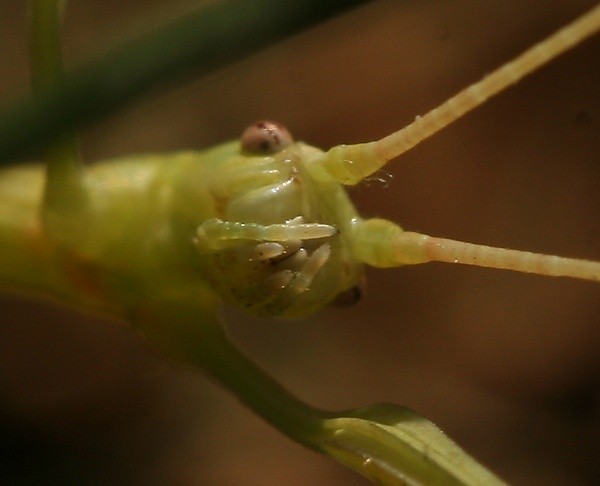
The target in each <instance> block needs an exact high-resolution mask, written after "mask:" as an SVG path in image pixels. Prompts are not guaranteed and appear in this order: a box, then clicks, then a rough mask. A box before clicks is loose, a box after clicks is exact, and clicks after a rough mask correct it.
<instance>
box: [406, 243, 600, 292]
mask: <svg viewBox="0 0 600 486" xmlns="http://www.w3.org/2000/svg"><path fill="white" fill-rule="evenodd" d="M394 243H395V245H396V254H397V255H398V257H399V258H402V255H403V254H404V252H405V251H406V248H407V247H409V248H410V247H413V249H412V251H413V252H414V251H415V250H414V246H417V247H419V248H420V251H421V252H422V254H423V256H424V258H425V261H430V262H448V263H462V264H465V265H476V266H478V267H487V268H499V269H504V270H513V271H516V272H525V273H535V274H537V275H546V276H550V277H572V278H579V279H582V280H595V281H599V282H600V262H594V261H589V260H579V259H575V258H564V257H559V256H554V255H543V254H539V253H532V252H529V251H521V250H509V249H505V248H495V247H491V246H485V245H477V244H474V243H465V242H463V241H455V240H449V239H446V238H437V237H433V236H427V235H422V234H419V233H412V232H403V233H402V234H401V235H400V236H398V238H397V239H396V241H395V242H394Z"/></svg>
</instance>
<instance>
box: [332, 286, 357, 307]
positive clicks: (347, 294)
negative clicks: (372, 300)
mask: <svg viewBox="0 0 600 486" xmlns="http://www.w3.org/2000/svg"><path fill="white" fill-rule="evenodd" d="M362 294H363V289H362V286H361V285H355V286H354V287H350V288H349V289H346V290H344V291H343V292H340V293H339V294H337V295H336V296H335V298H334V299H333V300H332V301H331V305H333V306H335V307H350V306H351V305H354V304H356V303H358V301H359V300H360V298H361V297H362Z"/></svg>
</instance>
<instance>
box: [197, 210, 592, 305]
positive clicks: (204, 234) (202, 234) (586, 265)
mask: <svg viewBox="0 0 600 486" xmlns="http://www.w3.org/2000/svg"><path fill="white" fill-rule="evenodd" d="M290 219H292V218H290ZM311 228H312V227H311ZM309 229H310V228H309ZM317 229H318V228H317ZM321 229H322V228H321ZM321 229H318V230H319V231H321ZM325 230H327V229H325ZM369 233H371V232H370V231H369ZM206 234H207V233H206V231H205V232H203V233H200V234H199V235H198V237H199V238H200V239H202V238H205V237H206ZM332 236H333V234H327V235H324V236H321V237H325V238H329V237H332ZM200 244H202V242H201V243H200ZM271 248H272V247H271ZM275 248H276V249H275V251H279V250H280V249H279V248H277V247H275ZM320 248H324V247H323V246H322V245H321V246H318V247H317V251H318V249H320ZM275 256H276V257H277V256H279V255H275ZM323 259H325V258H324V257H323ZM584 268H592V271H593V268H595V267H594V266H593V265H592V266H591V267H590V265H588V264H584ZM594 275H595V274H594ZM213 278H214V277H213ZM302 290H303V289H300V293H303V292H302ZM286 302H287V300H285V299H284V303H286ZM276 305H278V306H279V305H281V301H279V302H276ZM304 310H305V307H304V306H303V307H302V309H301V311H304Z"/></svg>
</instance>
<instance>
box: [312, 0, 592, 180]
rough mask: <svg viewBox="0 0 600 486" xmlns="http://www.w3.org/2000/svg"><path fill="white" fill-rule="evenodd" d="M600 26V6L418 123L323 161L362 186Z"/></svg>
mask: <svg viewBox="0 0 600 486" xmlns="http://www.w3.org/2000/svg"><path fill="white" fill-rule="evenodd" d="M598 30H600V5H598V6H596V7H595V8H593V9H592V10H590V11H589V12H587V13H586V14H584V15H583V16H581V17H579V18H578V19H576V20H574V21H573V22H571V23H570V24H568V25H566V26H565V27H563V28H562V29H560V30H558V31H556V32H555V33H554V34H552V35H551V36H550V37H547V38H546V39H545V40H543V41H541V42H539V43H537V44H535V45H534V46H532V47H531V48H529V49H527V50H526V51H525V52H523V53H522V54H521V55H519V56H517V57H516V58H515V59H513V60H512V61H509V62H508V63H506V64H504V65H503V66H501V67H499V68H498V69H496V70H495V71H493V72H492V73H490V74H488V75H487V76H485V77H484V78H483V79H481V80H480V81H478V82H476V83H474V84H472V85H470V86H468V87H467V88H465V89H463V90H462V91H460V92H459V93H457V94H456V95H454V96H452V97H451V98H449V99H448V100H447V101H445V102H444V103H442V104H441V105H439V106H438V107H437V108H434V109H433V110H431V111H429V112H428V113H426V114H425V115H423V116H418V117H417V118H416V119H415V121H414V122H412V123H411V124H410V125H408V126H406V127H404V128H402V129H400V130H398V131H397V132H394V133H391V134H390V135H387V136H386V137H383V138H382V139H380V140H376V141H374V142H367V143H361V144H355V145H337V146H335V147H333V148H331V149H330V150H329V151H328V152H327V153H326V155H325V158H324V160H323V164H324V166H325V167H326V169H327V171H328V172H329V173H330V174H331V175H332V176H333V177H334V178H335V179H337V180H338V181H339V182H341V183H342V184H348V185H352V184H356V183H358V182H360V181H361V180H363V179H364V178H365V177H368V176H370V175H371V174H373V173H374V172H375V171H377V170H379V169H380V168H381V167H383V166H384V165H385V164H386V163H387V162H389V161H390V160H392V159H393V158H395V157H398V156H399V155H401V154H403V153H404V152H406V151H408V150H410V149H411V148H412V147H414V146H415V145H417V144H418V143H420V142H422V141H423V140H425V139H427V138H429V137H430V136H432V135H433V134H435V133H436V132H437V131H438V130H441V129H442V128H444V127H445V126H447V125H449V124H450V123H452V122H453V121H455V120H457V119H459V118H461V117H462V116H463V115H464V114H466V113H467V112H469V111H471V110H472V109H474V108H476V107H478V106H479V105H481V104H483V103H484V102H485V101H487V100H488V99H489V98H490V97H492V96H494V95H495V94H497V93H499V92H501V91H503V90H505V89H506V88H508V87H509V86H511V85H512V84H515V83H516V82H518V81H520V80H521V79H523V78H524V77H525V76H527V75H528V74H530V73H532V72H533V71H535V70H536V69H538V68H539V67H541V66H543V65H544V64H546V63H548V62H549V61H550V60H552V59H554V58H556V57H557V56H559V55H560V54H562V53H563V52H565V51H567V50H569V49H570V48H572V47H574V46H576V45H577V44H579V43H580V42H582V41H583V40H585V39H586V38H588V37H591V36H592V35H593V34H595V33H596V32H597V31H598Z"/></svg>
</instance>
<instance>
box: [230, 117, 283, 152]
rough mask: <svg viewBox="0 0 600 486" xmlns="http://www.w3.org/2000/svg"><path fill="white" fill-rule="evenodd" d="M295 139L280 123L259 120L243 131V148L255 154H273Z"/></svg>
mask: <svg viewBox="0 0 600 486" xmlns="http://www.w3.org/2000/svg"><path fill="white" fill-rule="evenodd" d="M293 142H294V139H293V138H292V136H291V135H290V132H288V130H287V128H285V127H284V126H283V125H280V124H279V123H275V122H270V121H259V122H256V123H253V124H252V125H250V126H249V127H248V128H246V130H244V133H242V137H241V144H242V150H243V151H245V152H250V153H253V154H265V155H266V154H273V153H275V152H279V151H280V150H283V149H284V148H286V147H287V146H289V145H291V144H292V143H293Z"/></svg>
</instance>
